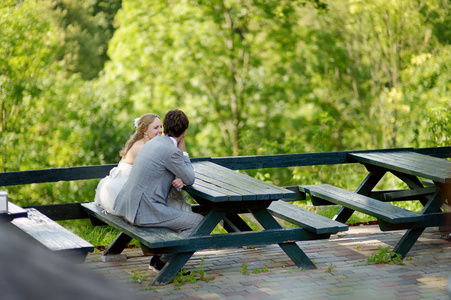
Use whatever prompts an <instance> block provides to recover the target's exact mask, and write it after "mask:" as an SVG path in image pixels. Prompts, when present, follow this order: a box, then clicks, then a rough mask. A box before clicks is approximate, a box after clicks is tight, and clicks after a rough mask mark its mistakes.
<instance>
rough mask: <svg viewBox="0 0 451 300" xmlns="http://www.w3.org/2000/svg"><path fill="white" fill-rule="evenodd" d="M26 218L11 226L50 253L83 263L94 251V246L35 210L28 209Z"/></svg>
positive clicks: (16, 220)
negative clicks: (88, 254) (31, 238)
mask: <svg viewBox="0 0 451 300" xmlns="http://www.w3.org/2000/svg"><path fill="white" fill-rule="evenodd" d="M27 211H28V217H23V218H15V219H14V220H12V221H11V224H12V225H14V226H15V227H17V228H19V229H20V230H22V231H23V232H25V233H26V234H27V235H29V236H31V237H33V238H34V239H35V240H37V241H38V242H39V243H41V244H42V245H44V246H45V247H47V248H48V249H49V250H51V251H55V252H58V253H60V254H62V255H65V256H67V257H70V258H71V259H73V260H74V261H75V262H78V263H82V262H84V260H85V258H86V255H87V253H88V252H92V251H94V246H93V245H91V244H90V243H88V242H87V241H85V240H84V239H82V238H80V237H79V236H77V235H75V234H74V233H72V232H71V231H69V230H67V229H66V228H64V227H63V226H61V225H59V224H58V223H56V222H54V221H53V220H51V219H49V218H48V217H47V216H45V215H44V214H42V213H40V212H39V211H37V210H36V209H33V208H29V209H27Z"/></svg>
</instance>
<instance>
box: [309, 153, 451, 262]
mask: <svg viewBox="0 0 451 300" xmlns="http://www.w3.org/2000/svg"><path fill="white" fill-rule="evenodd" d="M348 157H349V159H350V161H354V162H358V163H361V164H363V165H365V167H366V169H367V170H368V172H369V174H368V175H367V176H366V178H365V179H364V180H363V181H362V183H361V184H360V186H359V187H358V188H357V189H356V190H355V191H354V192H349V191H346V190H343V189H340V188H338V187H334V186H331V185H316V186H304V187H301V189H302V190H303V191H305V192H307V193H309V194H310V195H311V197H312V199H313V201H317V202H316V203H317V204H318V205H322V204H325V202H329V203H335V204H339V205H342V208H341V210H340V211H339V213H338V214H337V215H336V216H335V218H334V219H335V220H337V221H340V222H343V223H344V222H346V221H347V220H348V219H349V217H350V216H351V215H352V213H353V212H354V211H356V210H357V211H360V212H363V213H366V214H368V215H372V216H375V217H376V218H377V219H378V222H379V226H380V228H381V230H399V229H407V231H406V233H405V234H404V236H403V237H402V239H401V240H400V241H399V242H398V244H397V245H396V246H395V248H394V250H393V251H394V252H395V253H397V254H401V256H402V257H405V255H406V254H407V253H408V252H409V250H410V249H411V248H412V246H413V245H414V244H415V242H416V241H417V239H418V238H419V237H420V235H421V234H422V232H423V231H424V229H425V228H427V227H435V226H445V225H446V222H449V220H450V219H451V214H450V213H446V212H442V211H441V209H440V208H441V206H442V205H443V204H444V203H445V201H446V200H448V201H449V200H450V199H451V161H448V160H445V159H440V158H436V157H432V156H428V155H423V154H419V153H415V152H411V151H389V152H387V151H382V152H371V153H350V154H348ZM387 173H392V174H394V175H395V176H396V177H398V178H399V179H401V180H402V181H403V182H404V183H405V184H406V185H407V186H408V189H400V190H389V191H375V190H374V188H375V187H376V185H377V184H378V183H379V182H380V181H381V179H382V178H383V177H384V176H385V174H387ZM423 179H426V180H430V181H431V182H432V184H431V186H428V185H425V184H424V181H423ZM406 200H419V201H420V202H421V203H422V205H423V206H424V208H423V209H422V211H421V212H420V213H416V212H413V211H409V210H406V209H403V208H401V207H398V206H395V205H392V204H390V203H387V202H390V201H406ZM324 201H325V202H324Z"/></svg>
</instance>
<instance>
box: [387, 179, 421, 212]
mask: <svg viewBox="0 0 451 300" xmlns="http://www.w3.org/2000/svg"><path fill="white" fill-rule="evenodd" d="M391 173H393V175H395V176H396V177H398V178H399V179H401V180H402V181H404V183H405V184H407V186H408V187H409V188H411V189H415V188H417V189H418V188H424V186H423V184H422V183H421V181H420V180H419V179H418V177H416V176H413V175H408V174H404V173H400V172H396V171H391ZM418 200H419V201H420V202H421V204H423V206H426V204H427V203H428V198H427V197H425V196H422V197H419V198H418Z"/></svg>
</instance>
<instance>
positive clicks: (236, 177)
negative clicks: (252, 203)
mask: <svg viewBox="0 0 451 300" xmlns="http://www.w3.org/2000/svg"><path fill="white" fill-rule="evenodd" d="M193 167H194V170H195V173H196V183H195V184H194V185H193V186H192V188H193V189H196V187H197V185H200V186H203V187H204V188H209V189H211V190H215V191H217V192H220V193H227V192H226V191H229V193H228V194H230V195H232V194H233V193H230V192H234V193H235V192H236V193H238V194H241V196H242V198H241V199H235V200H239V201H243V200H278V199H282V198H289V197H293V196H294V192H292V191H290V190H287V189H284V188H281V187H278V186H276V185H273V184H270V183H266V182H264V181H261V180H258V179H255V178H253V177H251V176H247V175H246V174H242V173H239V172H236V171H233V170H230V169H228V168H225V167H222V166H219V165H216V164H214V163H211V162H196V163H193ZM198 180H199V182H198ZM225 190H226V191H225ZM233 200H234V199H233V198H230V199H229V201H233Z"/></svg>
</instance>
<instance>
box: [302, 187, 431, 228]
mask: <svg viewBox="0 0 451 300" xmlns="http://www.w3.org/2000/svg"><path fill="white" fill-rule="evenodd" d="M299 189H300V190H301V191H304V192H306V193H308V194H310V196H311V198H312V202H313V203H314V202H315V200H316V199H320V200H326V201H329V202H331V203H334V204H338V205H341V206H344V207H347V208H350V209H352V210H356V211H359V212H362V213H365V214H367V215H370V216H373V217H376V218H377V219H378V220H382V221H385V222H388V223H391V224H402V223H404V224H406V223H413V222H423V221H424V219H425V216H424V215H421V214H418V213H415V212H412V211H409V210H406V209H403V208H401V207H398V206H394V205H391V204H389V203H386V202H382V201H379V200H376V199H373V198H370V197H367V196H364V195H360V194H357V193H355V192H351V191H347V190H344V189H341V188H338V187H336V186H332V185H329V184H319V185H303V186H299ZM323 204H324V203H323Z"/></svg>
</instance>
